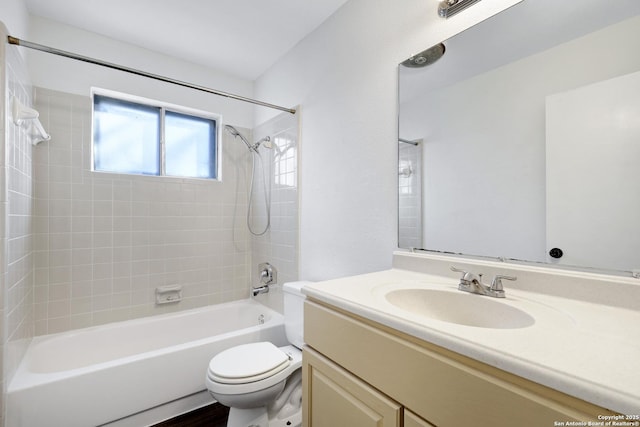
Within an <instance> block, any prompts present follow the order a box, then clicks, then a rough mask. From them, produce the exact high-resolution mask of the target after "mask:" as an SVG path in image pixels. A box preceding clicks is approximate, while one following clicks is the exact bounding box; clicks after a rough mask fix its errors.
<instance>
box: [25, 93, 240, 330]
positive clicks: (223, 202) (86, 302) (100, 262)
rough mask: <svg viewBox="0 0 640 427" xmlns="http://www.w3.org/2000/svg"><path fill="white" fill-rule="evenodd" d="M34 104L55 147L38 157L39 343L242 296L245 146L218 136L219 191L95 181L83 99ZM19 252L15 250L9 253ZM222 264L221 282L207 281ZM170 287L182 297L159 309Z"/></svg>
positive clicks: (198, 185)
mask: <svg viewBox="0 0 640 427" xmlns="http://www.w3.org/2000/svg"><path fill="white" fill-rule="evenodd" d="M36 94H37V96H36V99H37V106H36V108H38V109H39V110H40V111H41V117H42V119H43V123H44V124H45V126H48V127H49V130H50V132H51V134H52V135H53V138H52V140H51V141H50V142H48V143H47V144H46V145H43V144H41V145H40V146H38V147H37V148H36V150H35V154H34V157H35V160H34V173H33V181H34V192H35V193H34V197H35V202H34V203H33V206H34V208H33V210H34V213H35V214H36V216H35V218H34V223H35V224H37V227H36V230H37V234H36V235H35V236H34V243H33V246H34V248H35V253H36V254H37V255H36V256H35V258H34V259H35V261H34V262H35V265H36V268H35V271H34V272H35V274H34V277H35V280H36V283H37V285H38V289H40V294H42V295H44V294H46V297H44V301H51V302H52V303H53V302H54V301H55V302H56V304H53V305H51V306H46V307H42V306H41V307H40V311H39V316H40V317H39V318H38V327H37V331H38V333H48V332H52V331H53V330H56V331H59V330H64V328H75V327H81V326H89V325H95V324H102V323H106V322H109V321H113V320H114V319H118V320H122V319H125V318H132V317H138V316H147V315H151V314H155V313H163V312H167V311H175V310H180V309H186V308H191V307H196V306H200V305H202V304H206V303H209V302H210V301H216V302H223V301H226V300H228V299H230V298H232V299H237V298H244V297H247V296H248V289H249V254H248V250H249V248H250V245H249V239H248V233H247V231H246V226H244V218H243V217H244V211H245V210H246V189H244V187H243V185H244V182H245V181H246V177H245V176H244V175H242V173H245V172H246V171H247V170H248V164H247V162H248V161H249V160H250V158H249V157H248V156H246V148H245V147H244V146H243V145H239V144H235V141H233V140H232V139H229V138H230V137H229V136H228V135H226V134H225V135H224V137H223V138H224V141H223V147H226V148H225V149H224V154H223V164H222V172H223V174H224V177H225V179H224V181H223V182H207V181H201V180H189V179H175V178H155V177H139V176H127V175H121V174H109V173H100V172H92V171H91V170H90V169H91V165H90V159H91V155H90V153H91V151H90V143H91V141H89V140H88V137H89V136H90V129H91V122H90V117H91V112H90V108H91V103H90V101H89V98H88V97H81V96H77V95H69V94H65V93H60V92H55V91H51V90H48V89H41V88H37V89H36ZM243 131H244V130H243ZM245 133H246V134H249V132H248V131H246V132H245ZM227 139H229V140H227ZM238 162H240V163H238ZM236 167H239V168H240V170H241V175H240V177H237V176H236V175H237V174H236V173H235V171H234V169H235V168H236ZM238 179H240V180H241V181H242V180H244V181H242V185H239V183H237V180H238ZM241 187H242V188H241ZM237 190H238V191H239V194H238V197H237V198H238V200H241V201H242V202H241V203H240V204H239V205H238V206H237V207H236V206H235V203H236V202H235V200H236V191H237ZM19 206H22V205H19ZM223 227H224V228H226V229H227V230H228V233H224V234H221V233H220V232H217V231H216V230H220V229H221V228H223ZM232 230H233V232H232ZM223 243H224V244H223ZM24 250H25V246H24V243H23V242H16V245H15V248H14V252H16V254H18V253H23V252H24ZM225 263H228V266H229V268H228V269H227V270H226V274H225V275H222V273H221V271H222V270H221V269H219V270H215V272H214V273H212V266H222V265H224V264H225ZM170 283H179V284H182V285H183V287H184V290H185V295H187V296H188V297H185V301H183V302H181V303H179V304H178V305H174V306H172V307H157V306H155V304H154V302H155V301H154V289H155V287H157V286H160V285H163V284H170ZM54 287H55V288H54ZM45 290H47V292H45ZM50 298H53V299H50ZM63 301H64V303H63ZM42 316H45V317H44V318H43V317H42ZM48 322H51V325H49V324H48Z"/></svg>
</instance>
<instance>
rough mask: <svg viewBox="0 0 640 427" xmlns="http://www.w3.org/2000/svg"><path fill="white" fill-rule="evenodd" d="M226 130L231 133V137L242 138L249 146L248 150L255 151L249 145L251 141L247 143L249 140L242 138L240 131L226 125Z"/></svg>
mask: <svg viewBox="0 0 640 427" xmlns="http://www.w3.org/2000/svg"><path fill="white" fill-rule="evenodd" d="M224 129H225V130H226V131H227V132H229V133H230V134H231V135H233V136H234V137H236V138H240V139H241V140H242V142H244V143H245V145H246V146H247V148H248V149H249V150H253V146H252V145H251V144H250V143H249V141H247V139H246V138H245V137H244V136H242V134H241V133H240V132H239V131H238V129H236V128H234V127H233V126H231V125H225V126H224Z"/></svg>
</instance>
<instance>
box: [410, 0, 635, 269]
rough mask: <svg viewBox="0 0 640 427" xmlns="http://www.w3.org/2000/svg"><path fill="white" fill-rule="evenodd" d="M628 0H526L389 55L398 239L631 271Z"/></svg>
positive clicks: (449, 249)
mask: <svg viewBox="0 0 640 427" xmlns="http://www.w3.org/2000/svg"><path fill="white" fill-rule="evenodd" d="M639 13H640V2H638V1H636V0H619V1H616V2H610V1H608V0H587V1H580V2H557V1H553V0H535V1H533V0H524V1H523V2H521V3H518V4H517V5H515V6H513V7H511V8H509V9H507V10H505V11H503V12H502V13H500V14H498V15H496V16H494V17H491V18H489V19H487V20H485V21H483V22H481V23H479V24H478V25H476V26H474V27H472V28H470V29H468V30H466V31H464V32H462V33H460V34H458V35H456V36H455V37H453V38H451V39H449V40H446V41H444V42H443V43H444V45H445V49H444V54H443V55H442V56H441V57H440V58H439V59H438V58H436V60H432V58H431V57H430V58H429V60H427V61H424V62H425V63H426V64H429V65H426V66H422V67H407V66H405V65H402V64H401V65H400V66H399V101H398V105H399V144H398V147H399V156H398V158H399V167H398V175H399V180H398V182H399V209H398V212H399V221H398V224H399V230H398V235H399V246H400V247H401V248H417V249H425V250H429V251H437V252H446V253H454V254H465V255H472V256H483V257H496V258H504V259H515V260H521V261H532V262H538V263H549V264H559V265H561V266H563V267H564V266H566V267H578V268H581V269H582V268H594V269H598V270H606V271H607V272H614V271H615V272H625V273H624V274H628V272H632V273H633V274H634V275H638V274H640V232H638V230H637V229H636V228H635V224H636V222H638V220H637V218H638V217H639V216H640V71H639V70H640V54H638V52H640V15H639Z"/></svg>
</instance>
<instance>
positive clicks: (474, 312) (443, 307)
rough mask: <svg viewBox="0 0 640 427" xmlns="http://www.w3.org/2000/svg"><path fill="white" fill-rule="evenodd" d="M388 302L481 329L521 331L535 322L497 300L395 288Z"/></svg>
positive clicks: (514, 308)
mask: <svg viewBox="0 0 640 427" xmlns="http://www.w3.org/2000/svg"><path fill="white" fill-rule="evenodd" d="M384 297H385V299H386V300H387V301H388V302H389V303H390V304H392V305H393V306H395V307H397V308H399V309H401V310H404V311H407V312H410V313H412V314H415V315H418V316H421V317H426V318H430V319H435V320H439V321H442V322H449V323H456V324H459V325H466V326H475V327H478V328H493V329H518V328H526V327H528V326H531V325H533V324H534V323H535V319H534V318H533V317H532V316H531V315H529V314H528V313H527V312H525V311H522V310H520V309H519V308H516V307H511V306H510V305H507V304H505V303H504V302H502V301H501V300H498V299H497V298H490V297H486V296H481V295H475V294H470V293H464V292H461V291H449V290H436V289H422V288H421V289H396V290H391V291H389V292H387V293H386V294H385V295H384Z"/></svg>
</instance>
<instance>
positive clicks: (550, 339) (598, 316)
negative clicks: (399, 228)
mask: <svg viewBox="0 0 640 427" xmlns="http://www.w3.org/2000/svg"><path fill="white" fill-rule="evenodd" d="M457 284H458V280H454V279H452V278H448V277H442V276H434V275H429V274H424V273H417V272H413V271H407V270H401V269H391V270H386V271H381V272H377V273H370V274H364V275H359V276H352V277H346V278H342V279H335V280H329V281H325V282H317V283H311V284H308V285H306V286H305V287H304V288H303V292H304V293H305V294H306V295H307V296H308V297H310V298H313V299H316V300H319V301H322V302H325V303H327V304H330V305H333V306H335V307H338V308H341V309H344V310H347V311H349V312H352V313H354V314H356V315H359V316H361V317H364V318H367V319H370V320H372V321H375V322H378V323H381V324H383V325H386V326H388V327H391V328H393V329H396V330H398V331H401V332H404V333H407V334H409V335H411V336H414V337H416V338H420V339H423V340H425V341H428V342H431V343H433V344H436V345H439V346H441V347H444V348H446V349H448V350H451V351H455V352H457V353H460V354H463V355H465V356H468V357H471V358H473V359H476V360H478V361H481V362H484V363H486V364H488V365H491V366H494V367H496V368H499V369H502V370H504V371H507V372H510V373H513V374H515V375H518V376H521V377H523V378H526V379H528V380H531V381H534V382H537V383H539V384H542V385H545V386H548V387H551V388H553V389H556V390H559V391H561V392H564V393H566V394H569V395H571V396H575V397H578V398H580V399H583V400H585V401H587V402H591V403H593V404H595V405H599V406H602V407H604V408H607V409H610V410H613V411H616V412H619V413H621V414H625V415H637V414H640V312H638V311H635V310H631V309H626V308H620V307H615V306H609V305H603V304H596V303H593V302H586V301H581V300H574V299H569V298H563V297H558V296H553V295H548V294H541V293H535V292H527V291H523V290H518V289H513V288H511V287H509V282H505V290H506V295H507V297H506V298H505V299H504V300H505V301H504V303H506V304H509V305H512V306H514V307H518V308H520V309H522V310H524V311H526V312H529V313H534V314H533V315H534V317H535V318H536V321H535V323H534V324H533V325H531V326H527V327H524V328H517V329H493V328H482V327H475V326H464V325H459V324H455V323H449V322H445V321H440V320H435V319H431V318H426V317H423V316H418V315H415V314H413V313H410V312H407V311H404V310H401V309H398V308H397V307H395V306H393V305H391V304H390V303H389V302H387V301H386V299H385V297H384V294H385V291H388V290H393V289H396V288H403V287H413V288H430V289H443V290H452V289H456V288H457ZM456 292H460V291H456ZM461 293H462V292H461ZM463 294H466V293H463ZM466 295H469V298H489V297H485V296H481V295H473V294H466Z"/></svg>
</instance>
